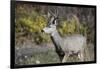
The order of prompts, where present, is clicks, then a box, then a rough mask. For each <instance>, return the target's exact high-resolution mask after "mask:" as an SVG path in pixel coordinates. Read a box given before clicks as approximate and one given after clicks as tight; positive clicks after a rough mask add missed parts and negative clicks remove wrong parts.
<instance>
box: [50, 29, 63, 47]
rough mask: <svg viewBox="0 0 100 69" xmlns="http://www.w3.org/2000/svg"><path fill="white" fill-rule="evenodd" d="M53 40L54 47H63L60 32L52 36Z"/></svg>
mask: <svg viewBox="0 0 100 69" xmlns="http://www.w3.org/2000/svg"><path fill="white" fill-rule="evenodd" d="M51 40H52V41H53V43H54V45H55V46H56V47H58V48H60V47H61V45H62V38H61V36H60V35H59V33H58V31H55V32H53V33H52V34H51Z"/></svg>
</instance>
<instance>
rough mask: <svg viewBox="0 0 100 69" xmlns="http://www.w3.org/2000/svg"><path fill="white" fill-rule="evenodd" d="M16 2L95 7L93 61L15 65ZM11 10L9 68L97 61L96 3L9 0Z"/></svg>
mask: <svg viewBox="0 0 100 69" xmlns="http://www.w3.org/2000/svg"><path fill="white" fill-rule="evenodd" d="M16 3H22V4H23V3H28V4H29V3H30V4H39V5H51V6H70V7H87V8H94V9H95V26H94V28H95V29H94V30H95V36H94V37H95V42H94V45H95V47H94V61H86V62H70V63H69V62H68V63H53V64H37V65H18V66H17V65H15V48H14V46H15V24H14V23H15V6H16ZM10 8H11V12H10V16H11V19H10V21H11V22H10V24H11V25H10V41H11V42H10V49H11V50H10V54H11V55H10V68H31V67H48V66H61V65H80V64H93V63H96V62H97V55H96V54H97V49H96V47H97V44H96V42H97V41H96V40H97V39H96V36H97V34H96V22H97V21H96V19H97V18H96V13H97V11H96V10H97V7H96V5H80V4H64V3H50V2H36V1H35V2H34V1H12V0H11V5H10Z"/></svg>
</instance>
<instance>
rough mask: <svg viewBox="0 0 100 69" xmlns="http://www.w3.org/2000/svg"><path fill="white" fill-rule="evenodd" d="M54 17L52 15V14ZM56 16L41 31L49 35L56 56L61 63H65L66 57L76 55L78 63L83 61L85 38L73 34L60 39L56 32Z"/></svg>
mask: <svg viewBox="0 0 100 69" xmlns="http://www.w3.org/2000/svg"><path fill="white" fill-rule="evenodd" d="M53 15H54V14H53ZM57 18H58V17H57V16H56V15H54V16H52V18H51V20H50V22H49V24H48V26H47V27H45V28H44V29H43V31H44V32H45V33H48V34H50V36H51V40H52V41H53V43H54V46H55V49H56V52H57V54H58V55H59V57H60V60H61V62H62V63H64V62H66V61H67V59H68V57H69V56H71V55H75V54H77V57H78V58H79V59H80V61H84V60H85V58H84V49H85V47H86V37H84V36H83V35H80V34H73V35H70V36H66V37H61V36H60V34H59V33H58V31H57V28H56V26H57Z"/></svg>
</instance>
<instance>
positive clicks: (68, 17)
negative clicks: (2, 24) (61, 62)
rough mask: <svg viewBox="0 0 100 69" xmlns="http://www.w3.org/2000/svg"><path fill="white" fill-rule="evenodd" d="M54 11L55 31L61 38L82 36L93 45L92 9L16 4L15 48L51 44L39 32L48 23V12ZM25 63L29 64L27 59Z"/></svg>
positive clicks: (48, 39)
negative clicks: (57, 15) (56, 21)
mask: <svg viewBox="0 0 100 69" xmlns="http://www.w3.org/2000/svg"><path fill="white" fill-rule="evenodd" d="M55 9H57V10H58V14H59V19H58V25H57V30H58V31H59V33H60V35H61V36H62V37H65V36H67V35H72V34H82V35H84V36H85V37H86V38H87V42H88V44H89V43H92V44H94V36H95V30H94V28H95V9H94V8H84V7H66V6H63V7H61V6H44V5H43V6H41V5H33V4H20V3H17V4H16V8H15V40H16V41H15V42H16V46H17V47H18V46H25V43H27V41H29V42H32V43H33V44H36V45H39V46H42V45H41V44H46V43H51V39H50V36H49V35H48V34H45V33H42V32H41V30H42V29H43V28H44V27H46V25H47V24H48V22H49V18H47V16H48V12H49V11H50V10H51V11H52V12H54V10H55ZM30 61H31V60H30ZM50 61H51V60H50ZM22 63H23V62H22ZM26 63H27V64H28V63H29V62H28V59H27V60H26ZM33 63H34V62H33Z"/></svg>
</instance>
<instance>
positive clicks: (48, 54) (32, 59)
mask: <svg viewBox="0 0 100 69" xmlns="http://www.w3.org/2000/svg"><path fill="white" fill-rule="evenodd" d="M51 45H52V44H51ZM43 49H44V50H43ZM45 49H47V50H45ZM32 50H33V51H32ZM40 50H41V51H40ZM21 51H23V53H22V52H21ZM24 51H26V52H24ZM28 51H31V52H30V53H27V52H28ZM18 52H19V53H20V56H18V55H17V58H16V60H15V63H16V65H31V64H33V65H35V64H51V63H60V59H59V57H58V55H57V53H56V52H55V50H54V49H53V48H50V47H45V46H43V47H39V46H38V47H34V46H33V47H32V48H27V47H26V48H23V49H19V51H16V54H18ZM93 60H94V47H93V45H92V44H88V47H87V48H86V51H85V61H93ZM66 62H80V60H79V59H78V57H77V56H72V57H69V58H68V59H67V61H66Z"/></svg>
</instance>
